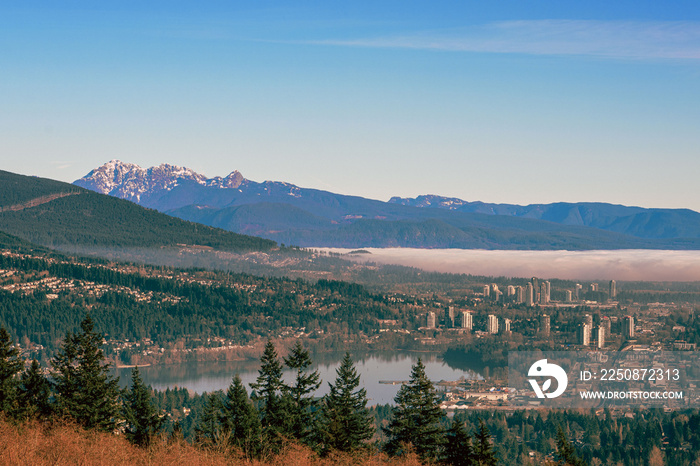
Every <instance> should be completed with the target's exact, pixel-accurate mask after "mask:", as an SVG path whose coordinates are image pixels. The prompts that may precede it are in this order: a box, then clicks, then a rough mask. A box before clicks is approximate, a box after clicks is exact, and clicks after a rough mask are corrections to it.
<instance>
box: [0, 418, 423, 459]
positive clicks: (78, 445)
mask: <svg viewBox="0 0 700 466" xmlns="http://www.w3.org/2000/svg"><path fill="white" fill-rule="evenodd" d="M0 464H2V465H32V466H41V465H54V466H62V465H66V466H68V465H70V466H73V465H86V466H87V465H147V466H159V465H182V466H185V465H187V466H199V465H201V466H205V465H206V466H219V465H222V466H223V465H250V466H306V465H313V466H326V465H347V466H350V465H353V466H354V465H358V466H359V465H370V466H381V465H393V466H418V465H420V464H421V463H420V461H418V459H417V458H416V457H415V456H413V455H411V456H407V457H404V458H388V457H387V456H385V455H383V454H369V453H364V454H357V455H349V454H341V453H337V454H333V455H330V456H329V457H326V458H319V457H318V455H316V453H314V452H313V451H311V450H309V449H308V448H305V447H303V446H300V445H297V444H291V445H289V446H288V447H287V448H286V449H285V450H284V451H283V452H282V453H281V454H279V455H277V456H272V457H270V458H269V460H266V461H260V460H247V459H245V458H242V457H241V456H240V455H238V454H236V452H222V451H210V450H203V449H199V448H195V447H194V446H192V445H190V444H188V443H187V442H185V441H184V440H174V441H168V440H165V439H162V440H159V441H157V442H155V444H154V445H153V446H151V447H150V448H147V449H143V448H138V447H135V446H134V445H132V444H130V443H129V442H128V441H127V440H126V439H125V438H124V437H123V436H119V435H112V434H106V433H101V432H92V431H86V430H83V429H82V428H80V427H78V426H75V425H72V424H45V423H40V422H36V421H33V422H27V423H22V424H19V425H14V424H11V423H8V422H6V421H4V420H0Z"/></svg>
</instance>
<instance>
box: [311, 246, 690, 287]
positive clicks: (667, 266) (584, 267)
mask: <svg viewBox="0 0 700 466" xmlns="http://www.w3.org/2000/svg"><path fill="white" fill-rule="evenodd" d="M317 249H320V250H324V251H332V252H338V253H347V252H350V251H351V250H350V249H339V248H317ZM363 251H368V252H369V253H370V254H351V255H349V256H348V257H352V258H353V259H354V260H358V261H370V262H376V263H380V264H398V265H406V266H411V267H418V268H421V269H423V270H428V271H435V272H448V273H468V274H472V275H489V276H506V277H542V278H562V279H576V280H610V279H615V280H626V281H635V280H640V281H696V280H700V251H659V250H646V249H645V250H629V249H627V250H617V251H486V250H472V249H411V248H386V249H378V248H363Z"/></svg>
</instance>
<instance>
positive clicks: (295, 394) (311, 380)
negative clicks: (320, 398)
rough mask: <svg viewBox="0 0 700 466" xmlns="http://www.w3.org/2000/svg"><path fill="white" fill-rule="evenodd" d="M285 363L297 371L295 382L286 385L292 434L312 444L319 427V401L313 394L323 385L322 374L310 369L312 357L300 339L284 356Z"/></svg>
mask: <svg viewBox="0 0 700 466" xmlns="http://www.w3.org/2000/svg"><path fill="white" fill-rule="evenodd" d="M284 363H285V364H286V365H287V367H289V368H290V369H293V370H295V371H296V377H295V379H294V384H293V385H291V386H287V387H284V391H285V394H286V395H287V396H288V397H289V398H290V399H289V405H290V406H289V410H290V413H289V415H290V418H291V420H290V428H291V434H292V435H293V436H294V437H295V438H297V439H299V440H301V441H302V442H303V443H305V444H307V445H310V446H311V445H312V444H313V443H315V442H314V441H313V436H314V434H315V433H316V432H317V427H318V426H317V425H316V424H317V420H316V413H315V410H316V408H317V406H318V402H317V401H316V400H315V399H314V396H313V394H314V392H315V391H316V390H318V387H320V386H321V376H320V375H319V374H318V371H313V372H310V371H309V367H311V364H312V361H311V357H310V356H309V352H308V351H307V350H305V349H304V347H303V346H301V343H299V341H297V342H296V344H295V345H294V347H293V348H292V351H291V352H290V353H289V356H288V357H286V358H284Z"/></svg>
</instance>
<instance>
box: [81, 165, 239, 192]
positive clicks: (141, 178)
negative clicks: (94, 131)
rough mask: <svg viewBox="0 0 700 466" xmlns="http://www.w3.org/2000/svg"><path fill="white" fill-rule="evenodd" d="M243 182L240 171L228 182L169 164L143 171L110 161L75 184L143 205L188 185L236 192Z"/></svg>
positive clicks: (231, 176)
mask: <svg viewBox="0 0 700 466" xmlns="http://www.w3.org/2000/svg"><path fill="white" fill-rule="evenodd" d="M244 181H245V178H243V175H241V174H240V173H239V172H238V171H234V172H232V173H231V174H229V175H228V176H226V178H221V177H215V178H211V179H209V178H207V177H206V176H204V175H201V174H199V173H197V172H195V171H194V170H192V169H190V168H186V167H180V166H177V165H170V164H168V163H163V164H160V165H158V166H157V167H150V168H142V167H140V166H138V165H136V164H133V163H127V162H122V161H120V160H110V161H109V162H107V163H105V164H104V165H102V166H101V167H98V168H96V169H94V170H92V171H91V172H90V173H88V174H87V175H86V176H84V177H83V178H80V179H79V180H77V181H75V184H76V185H78V186H82V187H83V188H87V189H91V190H93V191H97V192H99V193H102V194H109V195H111V196H116V197H120V198H122V199H127V200H129V201H133V202H140V201H141V198H142V197H144V196H147V195H152V194H157V193H159V192H163V191H170V190H171V189H173V188H174V187H176V186H179V185H181V184H183V183H186V182H192V183H196V184H198V185H202V186H217V187H221V188H237V187H239V186H240V185H241V184H242V183H243V182H244Z"/></svg>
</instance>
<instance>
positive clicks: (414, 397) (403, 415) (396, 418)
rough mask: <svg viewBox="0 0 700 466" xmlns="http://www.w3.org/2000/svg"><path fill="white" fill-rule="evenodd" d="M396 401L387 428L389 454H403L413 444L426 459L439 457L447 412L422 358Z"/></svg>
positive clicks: (414, 367)
mask: <svg viewBox="0 0 700 466" xmlns="http://www.w3.org/2000/svg"><path fill="white" fill-rule="evenodd" d="M394 401H395V402H396V407H395V408H394V410H393V418H392V420H391V422H390V423H389V426H388V427H386V428H385V429H384V431H385V432H386V434H387V435H388V436H389V441H388V442H387V445H386V449H387V451H388V452H389V454H392V455H402V454H404V453H406V451H405V447H406V446H407V445H409V444H412V445H413V447H414V448H415V451H416V453H418V455H419V456H420V457H421V458H422V459H423V460H435V459H437V458H438V457H439V455H440V452H441V448H442V445H443V443H444V431H443V428H442V425H441V424H440V420H441V419H442V417H443V415H444V413H443V412H442V410H441V409H440V402H439V399H438V395H437V393H436V392H435V389H434V388H433V383H432V382H431V381H430V379H428V376H427V375H426V374H425V366H424V365H423V362H422V361H421V360H420V358H419V359H418V362H417V363H416V364H415V365H414V366H413V369H412V370H411V378H410V380H409V382H408V383H407V384H405V385H402V386H401V388H400V389H399V392H398V393H397V394H396V397H395V398H394Z"/></svg>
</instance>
